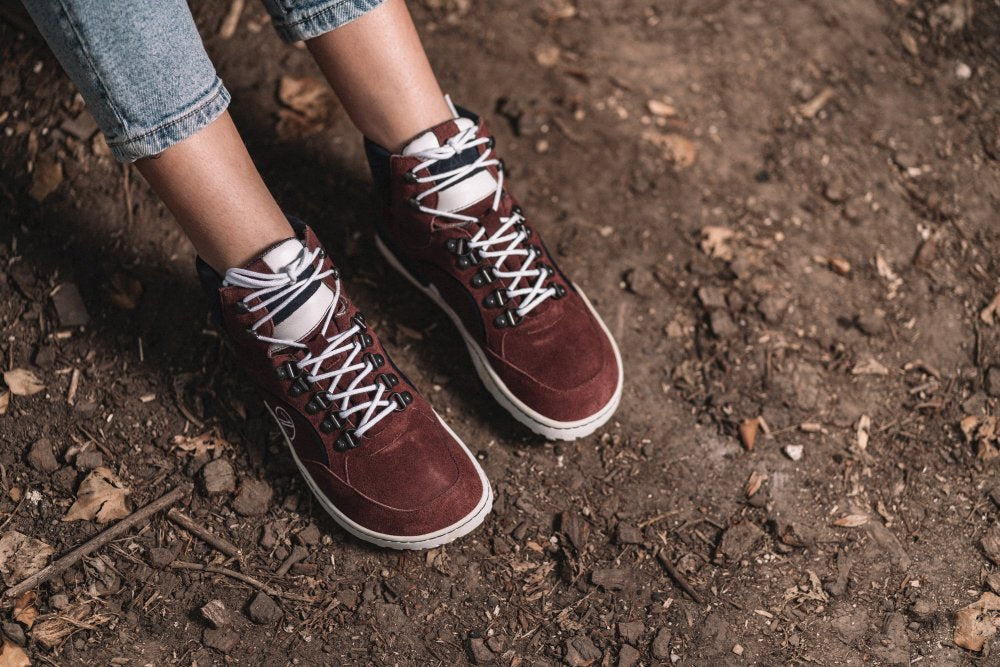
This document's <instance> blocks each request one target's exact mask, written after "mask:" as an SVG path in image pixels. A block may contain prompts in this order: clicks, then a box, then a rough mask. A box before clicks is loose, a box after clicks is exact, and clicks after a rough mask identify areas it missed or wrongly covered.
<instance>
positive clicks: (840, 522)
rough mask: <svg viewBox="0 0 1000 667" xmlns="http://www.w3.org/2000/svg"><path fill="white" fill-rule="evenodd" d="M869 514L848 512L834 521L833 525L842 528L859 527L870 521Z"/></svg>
mask: <svg viewBox="0 0 1000 667" xmlns="http://www.w3.org/2000/svg"><path fill="white" fill-rule="evenodd" d="M868 518H869V517H868V515H867V514H846V515H844V516H842V517H840V518H839V519H836V520H835V521H834V522H833V525H835V526H840V527H841V528H857V527H858V526H863V525H865V524H866V523H868Z"/></svg>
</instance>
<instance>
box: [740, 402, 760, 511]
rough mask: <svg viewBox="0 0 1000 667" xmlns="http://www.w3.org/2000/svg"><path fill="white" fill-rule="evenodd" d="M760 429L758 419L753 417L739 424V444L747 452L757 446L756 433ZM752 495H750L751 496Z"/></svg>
mask: <svg viewBox="0 0 1000 667" xmlns="http://www.w3.org/2000/svg"><path fill="white" fill-rule="evenodd" d="M759 429H760V418H759V417H753V418H750V419H744V420H743V421H741V422H740V426H739V431H740V442H742V443H743V447H745V448H746V450H747V451H748V452H752V451H753V448H754V446H755V445H756V444H757V431H758V430H759ZM751 495H752V494H751Z"/></svg>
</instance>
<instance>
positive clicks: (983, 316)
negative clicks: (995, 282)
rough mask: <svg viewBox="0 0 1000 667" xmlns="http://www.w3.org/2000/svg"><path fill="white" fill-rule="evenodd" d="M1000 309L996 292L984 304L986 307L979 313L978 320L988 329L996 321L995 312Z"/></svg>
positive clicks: (999, 297) (998, 295) (998, 296)
mask: <svg viewBox="0 0 1000 667" xmlns="http://www.w3.org/2000/svg"><path fill="white" fill-rule="evenodd" d="M998 309H1000V291H997V293H996V294H994V295H993V298H992V299H990V302H989V303H988V304H986V307H985V308H983V309H982V310H981V311H979V319H980V320H981V321H982V323H983V324H985V325H986V326H988V327H991V326H993V324H994V323H995V322H996V321H997V310H998Z"/></svg>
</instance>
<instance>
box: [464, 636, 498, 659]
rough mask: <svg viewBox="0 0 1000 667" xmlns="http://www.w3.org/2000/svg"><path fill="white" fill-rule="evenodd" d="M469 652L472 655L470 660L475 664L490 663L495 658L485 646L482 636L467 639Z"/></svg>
mask: <svg viewBox="0 0 1000 667" xmlns="http://www.w3.org/2000/svg"><path fill="white" fill-rule="evenodd" d="M469 653H470V654H471V655H472V662H473V663H474V664H477V665H492V664H493V663H494V661H495V660H496V655H494V653H493V651H491V650H490V649H489V647H487V646H486V642H485V641H483V638H482V637H473V638H472V639H470V640H469Z"/></svg>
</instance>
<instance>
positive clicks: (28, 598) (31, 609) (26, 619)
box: [14, 591, 38, 630]
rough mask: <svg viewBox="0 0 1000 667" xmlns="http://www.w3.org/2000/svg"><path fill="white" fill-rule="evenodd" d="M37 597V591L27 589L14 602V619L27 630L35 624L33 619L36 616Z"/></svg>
mask: <svg viewBox="0 0 1000 667" xmlns="http://www.w3.org/2000/svg"><path fill="white" fill-rule="evenodd" d="M37 599H38V593H36V592H35V591H28V592H27V593H25V594H24V595H22V596H21V597H19V598H18V599H17V601H16V602H15V603H14V620H15V621H17V622H18V623H20V624H21V625H23V626H24V627H26V628H28V629H29V630H30V629H31V626H33V625H34V624H35V619H36V618H38V608H37V607H36V606H35V600H37Z"/></svg>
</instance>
